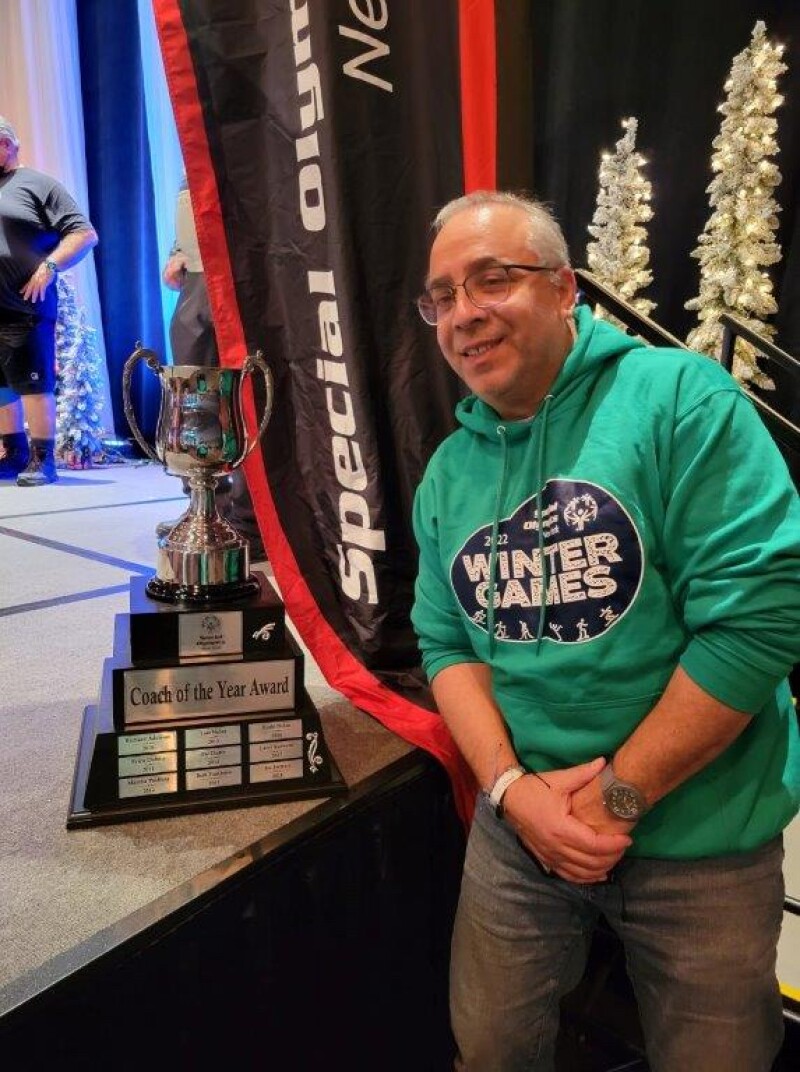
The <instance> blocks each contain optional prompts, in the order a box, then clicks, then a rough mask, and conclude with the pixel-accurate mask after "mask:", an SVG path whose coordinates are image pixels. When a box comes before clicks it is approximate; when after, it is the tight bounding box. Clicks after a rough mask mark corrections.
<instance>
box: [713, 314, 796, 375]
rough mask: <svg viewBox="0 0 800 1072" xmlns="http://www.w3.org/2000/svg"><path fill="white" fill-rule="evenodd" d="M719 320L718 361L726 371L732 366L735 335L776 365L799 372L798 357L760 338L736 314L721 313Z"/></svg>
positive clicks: (789, 370)
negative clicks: (720, 336)
mask: <svg viewBox="0 0 800 1072" xmlns="http://www.w3.org/2000/svg"><path fill="white" fill-rule="evenodd" d="M719 322H720V324H722V328H723V331H722V348H721V349H720V352H719V362H720V364H721V365H722V367H723V368H724V369H727V370H728V372H730V371H731V369H732V367H733V349H734V346H735V345H736V338H737V336H738V337H739V338H742V339H744V340H745V342H749V343H750V345H751V346H754V347H755V348H756V350H759V351H760V352H761V353H762V354H763V355H764V356H765V357H768V358H769V359H770V360H771V361H774V362H775V364H776V365H780V366H781V368H784V369H786V370H787V371H788V372H800V359H798V358H796V357H794V356H793V355H792V354H788V353H787V352H786V351H785V350H781V348H780V347H779V346H776V345H775V343H774V342H770V341H769V339H765V338H762V336H761V335H759V334H758V332H756V331H753V329H752V328H751V327H748V325H747V324H745V323H744V321H742V320H740V319H739V318H738V317H737V316H733V314H732V313H723V314H722V315H721V316H720V318H719Z"/></svg>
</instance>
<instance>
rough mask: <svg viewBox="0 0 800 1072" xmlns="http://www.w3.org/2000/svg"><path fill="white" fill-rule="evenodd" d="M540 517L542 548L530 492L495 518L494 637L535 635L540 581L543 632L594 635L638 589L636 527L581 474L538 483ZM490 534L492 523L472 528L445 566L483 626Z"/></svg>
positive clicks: (558, 639)
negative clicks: (508, 512)
mask: <svg viewBox="0 0 800 1072" xmlns="http://www.w3.org/2000/svg"><path fill="white" fill-rule="evenodd" d="M541 521H542V539H543V554H542V553H541V552H540V549H539V520H538V518H537V516H536V497H535V496H532V497H531V498H530V499H527V500H526V501H525V502H523V503H522V504H521V505H520V506H519V508H518V509H517V510H515V511H514V513H513V514H512V515H511V517H508V518H504V519H502V520H501V521H500V525H499V529H498V537H497V566H496V569H495V579H494V607H495V612H494V635H495V637H496V638H497V639H498V640H507V641H512V642H522V643H529V642H533V641H535V640H536V635H537V630H538V628H539V613H540V607H541V604H542V602H543V600H542V590H543V588H544V589H545V592H544V604H545V617H544V630H543V632H542V636H543V638H545V639H547V640H551V641H553V642H554V643H561V644H581V643H583V642H584V641H588V640H594V639H595V638H596V637H599V636H602V634H603V633H606V632H608V630H609V629H612V628H613V627H614V625H616V623H617V622H618V621H619V620H620V618H621V617H622V616H623V615H624V614H625V612H626V611H627V610H628V608H629V607H630V606H631V604H632V603H633V601H634V599H635V598H636V595H637V593H638V591H639V586H640V584H641V581H642V570H643V552H642V542H641V539H640V538H639V533H638V532H637V531H636V527H635V525H634V524H633V521H632V520H631V517H630V515H629V514H628V512H627V510H625V508H624V507H623V506H622V504H621V503H620V502H619V501H618V500H617V499H615V498H614V496H613V495H612V494H611V493H610V492H609V491H607V490H606V489H605V488H602V487H600V486H599V485H598V484H589V483H587V482H586V481H581V480H548V482H547V483H546V484H545V486H544V489H543V490H542V515H541ZM491 539H492V526H491V524H489V525H485V526H484V527H483V528H481V529H478V531H477V532H475V533H473V535H472V536H470V538H469V539H468V540H467V542H466V543H465V544H464V546H463V547H462V549H461V550H460V551H459V553H458V554H457V555H456V556H455V558H454V559H453V564H452V566H451V569H450V579H451V582H452V585H453V588H454V590H455V593H456V596H457V598H458V601H459V603H460V604H461V606H462V607H463V608H464V611H465V613H466V614H467V616H468V617H469V618H470V619H471V621H472V622H473V623H474V624H475V625H476V626H477V627H478V628H479V629H482V630H483V631H484V632H487V630H488V607H489V598H490V595H489V593H490V588H491V585H490V579H489V562H490V557H491ZM542 559H544V571H543V570H542ZM543 572H544V577H545V578H546V583H545V584H544V585H543V583H542V582H543Z"/></svg>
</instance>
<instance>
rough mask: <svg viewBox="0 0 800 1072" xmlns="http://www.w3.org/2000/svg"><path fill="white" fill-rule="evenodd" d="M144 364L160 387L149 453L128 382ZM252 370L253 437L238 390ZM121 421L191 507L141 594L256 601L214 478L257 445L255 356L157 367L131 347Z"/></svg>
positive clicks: (149, 355) (259, 365) (269, 392)
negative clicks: (181, 484) (176, 481)
mask: <svg viewBox="0 0 800 1072" xmlns="http://www.w3.org/2000/svg"><path fill="white" fill-rule="evenodd" d="M140 360H141V361H144V362H145V364H146V365H147V367H148V368H149V369H150V370H151V371H152V372H154V373H155V374H156V375H157V376H158V378H159V380H160V382H161V409H160V412H159V415H158V426H157V428H156V442H155V449H154V448H153V447H152V446H151V445H150V444H149V443H148V442H147V440H146V439H145V438H144V436H143V435H142V433H141V431H140V429H139V426H138V424H137V423H136V417H135V416H134V412H133V406H132V405H131V399H130V386H131V376H132V375H133V369H134V366H135V365H136V364H137V362H138V361H140ZM255 369H258V370H259V371H260V372H261V374H262V376H263V377H264V384H265V389H266V399H265V404H264V413H263V414H262V416H261V422H260V424H259V428H258V432H257V433H256V435H255V436H253V437H252V439H251V438H250V437H249V436H248V434H247V430H246V428H245V423H244V416H243V407H242V391H243V388H244V383H245V380H246V379H247V377H248V376H250V375H252V373H253V371H254V370H255ZM122 396H123V402H124V405H125V416H126V417H127V419H128V423H129V424H130V426H131V431H132V432H133V434H134V436H135V438H136V442H137V443H138V444H139V446H140V447H141V448H142V450H143V451H145V453H146V454H147V455H148V456H149V457H150V458H152V459H153V460H154V461H157V462H160V463H161V464H162V465H163V466H164V469H165V470H166V471H167V472H168V473H169V474H170V475H172V476H179V477H184V478H185V479H186V480H187V481H188V484H189V491H190V501H189V509H188V510H187V511H186V513H185V514H183V515H182V517H181V518H179V520H178V522H177V523H176V524H175V526H174V527H173V528H172V530H171V531H170V532H169V533H168V534H167V535H166V536H162V537H161V539H160V540H159V541H158V559H157V565H156V575H155V577H153V578H152V579H151V580H150V581H149V582H148V584H147V589H146V591H147V594H148V595H149V596H151V597H152V598H153V599H158V600H162V601H163V602H167V603H178V602H187V603H195V604H210V603H216V602H219V601H223V602H227V601H229V600H234V599H243V598H245V597H247V596H251V595H255V594H256V593H257V592H258V591H259V583H258V581H257V580H256V579H255V578H254V577H252V576H251V575H250V548H249V545H248V542H247V540H246V539H244V537H242V536H240V535H239V533H238V532H237V531H236V529H234V528H233V526H232V525H229V524H228V522H227V521H225V520H224V518H222V517H220V515H219V514H218V512H217V505H216V499H215V494H214V492H215V487H216V484H217V480H218V479H219V477H221V476H224V475H225V474H226V473H231V472H233V470H234V469H237V468H238V467H239V466H240V465H241V464H242V462H243V461H244V460H245V458H246V457H247V455H248V454H249V453H250V452H251V451H252V450H253V448H254V447H255V445H256V444H257V443H258V441H259V439H260V438H261V435H262V434H263V432H264V429H265V428H266V426H267V421H268V420H269V416H270V412H271V410H272V397H273V389H272V375H271V373H270V371H269V369H268V368H267V365H266V363H265V362H264V360H263V358H262V356H261V353H258V354H256V355H255V356H248V357H246V358H245V361H244V364H243V366H242V368H241V369H230V368H213V367H211V368H209V367H206V366H198V365H162V364H161V363H160V362H159V360H158V358H157V357H156V355H155V354H154V353H153V351H152V350H147V349H144V348H143V347H142V346H141V344H139V343H137V344H136V349H135V350H134V352H133V353H132V354H131V356H130V357H129V358H128V360H127V361H126V362H125V368H124V370H123V374H122Z"/></svg>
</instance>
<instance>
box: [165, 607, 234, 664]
mask: <svg viewBox="0 0 800 1072" xmlns="http://www.w3.org/2000/svg"><path fill="white" fill-rule="evenodd" d="M241 652H242V613H241V611H206V612H205V613H204V614H179V615H178V657H179V658H181V659H190V658H192V656H198V655H240V654H241Z"/></svg>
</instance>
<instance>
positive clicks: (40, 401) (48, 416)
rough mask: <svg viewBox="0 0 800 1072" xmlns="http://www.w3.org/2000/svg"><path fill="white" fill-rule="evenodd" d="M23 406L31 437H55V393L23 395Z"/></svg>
mask: <svg viewBox="0 0 800 1072" xmlns="http://www.w3.org/2000/svg"><path fill="white" fill-rule="evenodd" d="M22 408H23V410H24V413H25V420H26V421H27V423H28V435H29V436H30V437H31V439H55V436H56V399H55V395H53V394H40V395H23V396H22Z"/></svg>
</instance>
